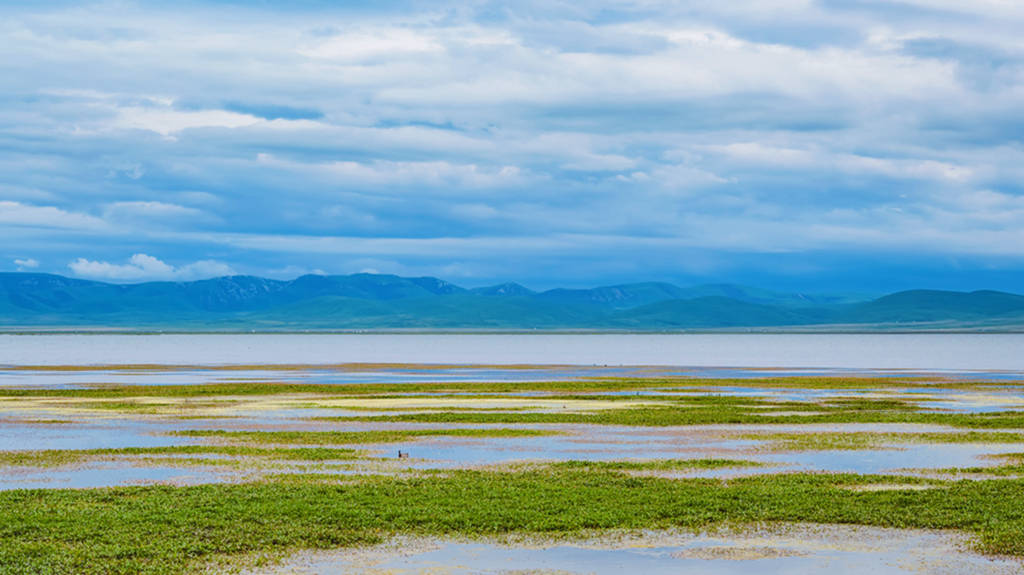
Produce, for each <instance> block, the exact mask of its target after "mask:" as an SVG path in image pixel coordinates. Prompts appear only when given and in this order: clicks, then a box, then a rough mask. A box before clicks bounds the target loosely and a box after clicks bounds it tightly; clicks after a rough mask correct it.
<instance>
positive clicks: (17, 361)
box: [0, 333, 1024, 372]
mask: <svg viewBox="0 0 1024 575" xmlns="http://www.w3.org/2000/svg"><path fill="white" fill-rule="evenodd" d="M338 363H423V364H430V363H434V364H490V365H511V364H539V365H580V366H588V365H602V366H603V365H632V366H638V365H656V366H689V367H737V368H783V369H785V368H790V369H801V368H832V369H855V370H856V369H864V370H922V371H929V372H942V371H951V372H969V371H987V372H999V371H1015V372H1024V334H392V333H388V334H168V335H121V334H117V335H115V334H95V335H92V334H89V335H87V334H60V335H57V334H54V335H49V334H47V335H10V334H4V335H0V366H4V365H6V366H18V365H104V364H177V365H197V366H203V365H240V364H338Z"/></svg>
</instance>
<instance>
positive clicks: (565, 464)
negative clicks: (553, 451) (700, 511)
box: [550, 459, 764, 471]
mask: <svg viewBox="0 0 1024 575" xmlns="http://www.w3.org/2000/svg"><path fill="white" fill-rule="evenodd" d="M763 465H764V464H763V463H761V462H759V461H747V460H743V459H651V460H649V461H575V460H574V461H560V462H558V463H553V464H551V466H550V467H551V468H553V469H567V470H597V471H691V470H700V469H726V468H730V467H761V466H763Z"/></svg>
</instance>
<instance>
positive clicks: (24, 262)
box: [14, 258, 39, 272]
mask: <svg viewBox="0 0 1024 575" xmlns="http://www.w3.org/2000/svg"><path fill="white" fill-rule="evenodd" d="M14 265H16V266H18V271H19V272H20V271H25V270H30V269H35V268H37V267H39V262H38V261H37V260H34V259H32V258H26V259H16V260H14Z"/></svg>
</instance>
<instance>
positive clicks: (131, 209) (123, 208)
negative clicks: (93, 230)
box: [103, 202, 206, 220]
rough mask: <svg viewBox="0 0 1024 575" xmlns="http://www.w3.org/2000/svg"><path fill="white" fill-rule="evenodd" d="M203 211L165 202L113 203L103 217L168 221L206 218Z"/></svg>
mask: <svg viewBox="0 0 1024 575" xmlns="http://www.w3.org/2000/svg"><path fill="white" fill-rule="evenodd" d="M205 215H206V214H205V213H204V212H203V211H202V210H197V209H195V208H188V207H185V206H179V205H177V204H167V203H164V202H113V203H110V204H107V206H106V207H105V208H104V210H103V217H104V218H107V219H116V220H124V219H141V218H146V219H152V220H166V219H173V218H191V219H197V218H201V217H205Z"/></svg>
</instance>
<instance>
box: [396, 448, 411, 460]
mask: <svg viewBox="0 0 1024 575" xmlns="http://www.w3.org/2000/svg"><path fill="white" fill-rule="evenodd" d="M407 457H409V452H408V451H402V450H401V449H399V450H398V458H399V459H405V458H407Z"/></svg>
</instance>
